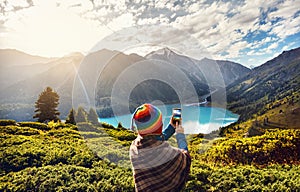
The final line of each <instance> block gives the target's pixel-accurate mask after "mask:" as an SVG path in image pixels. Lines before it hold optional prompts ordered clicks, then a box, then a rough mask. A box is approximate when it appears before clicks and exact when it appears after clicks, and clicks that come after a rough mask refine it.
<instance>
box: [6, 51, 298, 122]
mask: <svg viewBox="0 0 300 192" xmlns="http://www.w3.org/2000/svg"><path fill="white" fill-rule="evenodd" d="M8 53H9V54H8ZM0 55H1V56H3V57H1V59H0V67H1V84H0V85H1V86H0V90H1V93H0V97H1V100H0V118H2V119H3V118H13V119H16V120H19V121H21V120H32V115H33V111H34V102H35V101H36V100H37V98H38V95H39V93H41V92H42V91H43V89H45V88H46V87H47V86H50V87H52V88H54V90H56V91H57V92H58V94H59V95H60V105H59V111H60V112H61V118H62V119H64V118H65V117H66V115H67V114H68V111H69V110H70V109H71V108H72V107H73V106H78V105H80V104H82V103H83V104H84V103H85V102H86V100H87V99H86V98H88V100H89V102H90V105H94V106H96V107H97V111H98V113H99V114H100V115H102V116H109V115H110V114H111V105H112V104H118V105H120V106H122V107H125V108H126V107H127V105H128V100H129V102H130V106H129V107H130V108H134V107H135V106H137V105H139V104H140V103H144V102H151V101H153V100H160V101H162V102H164V103H165V104H166V103H176V102H178V101H179V100H180V96H181V95H180V94H181V93H178V90H176V88H174V86H178V87H183V88H186V87H188V86H191V85H192V86H193V87H194V90H195V92H196V94H197V97H198V98H197V99H198V101H201V100H203V99H204V98H205V97H206V96H208V95H209V94H210V93H212V92H216V93H217V92H218V90H220V87H227V93H226V94H228V98H229V102H230V107H231V108H232V109H233V110H234V111H236V112H238V113H239V112H241V110H238V107H236V106H235V104H237V103H234V100H236V99H239V95H240V96H243V97H244V96H245V97H248V96H249V95H247V94H246V93H244V92H245V91H246V90H247V89H246V87H247V86H248V88H249V86H250V85H245V86H244V87H242V89H239V88H238V86H240V84H243V82H244V81H247V79H250V77H251V78H252V79H253V78H256V80H255V81H253V82H252V84H251V86H254V87H255V86H257V85H256V83H258V82H260V81H259V80H260V79H264V80H266V79H265V78H266V76H268V75H270V74H271V72H269V71H267V70H270V67H268V66H269V65H272V63H273V65H274V66H277V65H279V64H278V63H276V62H279V61H278V60H288V59H290V58H291V57H292V56H287V55H294V57H297V55H298V58H299V53H298V52H297V50H291V51H287V52H284V53H282V54H281V55H280V56H278V57H276V58H274V59H273V60H270V61H269V62H267V63H265V64H263V65H262V66H260V67H258V68H255V69H253V70H250V69H248V68H246V67H244V66H243V65H241V64H238V63H234V62H231V61H220V60H212V59H208V58H203V59H201V60H196V59H193V58H190V57H187V56H185V55H181V54H178V53H176V52H175V51H173V50H171V49H169V48H163V49H160V50H157V51H154V52H151V53H149V54H148V55H146V56H144V57H142V56H140V55H137V54H130V55H126V54H124V53H122V52H118V51H111V50H107V49H103V50H99V51H97V52H93V53H90V54H88V55H86V56H84V55H82V54H80V53H73V54H70V55H68V56H65V57H62V58H43V57H38V56H31V55H28V54H26V53H22V52H20V51H16V50H0ZM282 55H284V56H282ZM295 55H296V56H295ZM3 58H5V59H3ZM281 65H282V64H280V66H277V68H276V67H275V68H276V70H277V71H278V72H280V71H281V67H282V66H281ZM297 66H298V65H297ZM275 68H274V70H275ZM298 68H299V67H298ZM25 69H26V70H25ZM289 69H290V68H289ZM166 71H167V72H166ZM168 71H169V72H168ZM258 71H260V73H258ZM174 72H176V73H177V72H178V74H179V75H181V76H180V78H178V79H176V77H177V76H175V75H176V74H174ZM151 73H152V74H151ZM153 73H155V74H153ZM286 73H289V70H288V71H286ZM219 74H221V76H220V75H219ZM293 74H299V72H298V71H297V70H294V71H293ZM147 75H148V76H147ZM151 75H154V77H157V78H152V79H151V78H149V77H151ZM274 75H275V74H274ZM287 75H288V74H287ZM275 76H276V75H275ZM294 76H295V75H293V76H292V77H291V79H294V78H293V77H294ZM158 77H159V78H158ZM124 78H125V79H126V81H125V80H124ZM137 78H138V79H139V81H138V82H135V80H136V79H137ZM185 78H186V79H187V80H188V81H189V82H186V81H183V80H182V79H185ZM287 80H290V79H287ZM79 82H80V83H79ZM130 83H131V84H130ZM171 85H174V86H171ZM80 86H84V88H85V93H81V92H80V91H77V90H78V89H79V88H78V87H80ZM128 87H130V89H129V88H128ZM116 88H118V89H117V92H116ZM185 90H188V91H187V93H185V94H183V95H184V96H182V97H184V99H185V101H187V102H188V101H189V96H190V95H192V92H189V89H185ZM242 90H243V91H242ZM114 91H115V92H114ZM256 92H257V91H256ZM256 92H255V93H256ZM112 93H117V94H113V95H112ZM243 94H245V95H243ZM249 94H250V95H251V94H252V93H251V92H249ZM124 96H126V97H127V100H126V101H124V100H122V98H123V97H124ZM74 97H75V98H76V99H77V100H76V102H74ZM113 97H116V99H115V103H112V101H111V99H112V98H113ZM118 97H119V98H118ZM72 99H73V101H72ZM237 105H240V103H239V104H237ZM122 107H120V108H121V109H120V113H122V111H123V109H122Z"/></svg>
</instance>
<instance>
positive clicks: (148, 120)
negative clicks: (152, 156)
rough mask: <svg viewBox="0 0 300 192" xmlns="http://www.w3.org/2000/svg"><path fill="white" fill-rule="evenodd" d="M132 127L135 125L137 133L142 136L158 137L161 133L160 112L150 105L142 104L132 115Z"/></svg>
mask: <svg viewBox="0 0 300 192" xmlns="http://www.w3.org/2000/svg"><path fill="white" fill-rule="evenodd" d="M131 123H132V125H131V128H132V129H133V123H135V125H136V129H137V132H138V133H139V134H140V135H141V136H143V135H160V134H161V133H162V125H163V123H162V114H161V112H160V110H159V109H158V108H157V107H155V106H153V105H151V104H148V103H146V104H143V105H141V106H139V107H138V108H137V109H136V110H135V112H134V113H133V115H132V122H131Z"/></svg>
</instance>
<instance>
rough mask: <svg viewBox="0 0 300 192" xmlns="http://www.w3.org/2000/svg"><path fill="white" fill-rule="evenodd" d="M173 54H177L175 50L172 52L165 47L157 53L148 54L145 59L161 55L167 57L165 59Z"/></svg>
mask: <svg viewBox="0 0 300 192" xmlns="http://www.w3.org/2000/svg"><path fill="white" fill-rule="evenodd" d="M172 54H176V53H175V52H174V51H173V50H171V49H170V48H168V47H164V48H162V49H158V50H156V51H152V52H151V53H149V54H147V55H146V56H145V57H146V58H149V57H151V56H153V55H159V56H165V57H169V56H170V55H172Z"/></svg>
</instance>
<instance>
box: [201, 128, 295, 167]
mask: <svg viewBox="0 0 300 192" xmlns="http://www.w3.org/2000/svg"><path fill="white" fill-rule="evenodd" d="M204 159H205V160H206V161H207V162H215V163H222V164H228V165H229V164H258V165H265V164H269V163H297V162H298V163H299V162H300V130H273V131H271V130H269V131H267V132H266V133H265V134H264V135H262V136H256V137H251V138H233V139H228V140H226V141H224V142H222V143H219V145H217V146H214V147H212V148H211V149H209V150H208V151H207V152H206V153H205V154H204Z"/></svg>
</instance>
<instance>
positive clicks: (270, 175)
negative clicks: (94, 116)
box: [0, 120, 300, 191]
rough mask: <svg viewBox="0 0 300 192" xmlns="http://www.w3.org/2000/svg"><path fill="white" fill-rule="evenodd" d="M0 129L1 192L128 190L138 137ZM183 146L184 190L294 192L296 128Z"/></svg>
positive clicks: (7, 124) (32, 127) (299, 181)
mask: <svg viewBox="0 0 300 192" xmlns="http://www.w3.org/2000/svg"><path fill="white" fill-rule="evenodd" d="M0 124H1V126H0V148H1V150H0V161H1V162H0V191H133V190H134V183H133V178H132V171H131V168H130V164H129V157H128V149H129V146H130V143H131V141H132V140H133V139H134V138H135V137H136V135H135V134H134V133H132V132H130V131H128V130H126V129H124V128H113V127H112V126H109V125H106V124H103V125H102V126H99V125H92V124H90V123H80V124H78V125H77V126H74V125H70V124H64V123H54V122H50V123H49V124H48V125H46V124H42V123H34V122H20V123H16V122H15V121H13V120H1V121H0ZM188 141H189V149H190V153H191V156H192V167H191V172H190V176H189V180H188V182H187V185H186V188H185V191H300V164H299V162H300V130H299V129H278V128H277V129H268V130H266V131H265V133H264V134H263V135H260V136H254V137H248V138H245V137H243V136H240V137H233V138H230V137H220V138H217V139H216V138H215V139H208V137H205V136H203V135H201V134H199V135H189V136H188ZM170 142H171V144H172V145H176V144H175V141H174V138H173V139H171V141H170ZM208 146H209V147H208ZM126 165H127V166H126ZM128 165H129V166H128ZM162 174H163V173H162Z"/></svg>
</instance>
